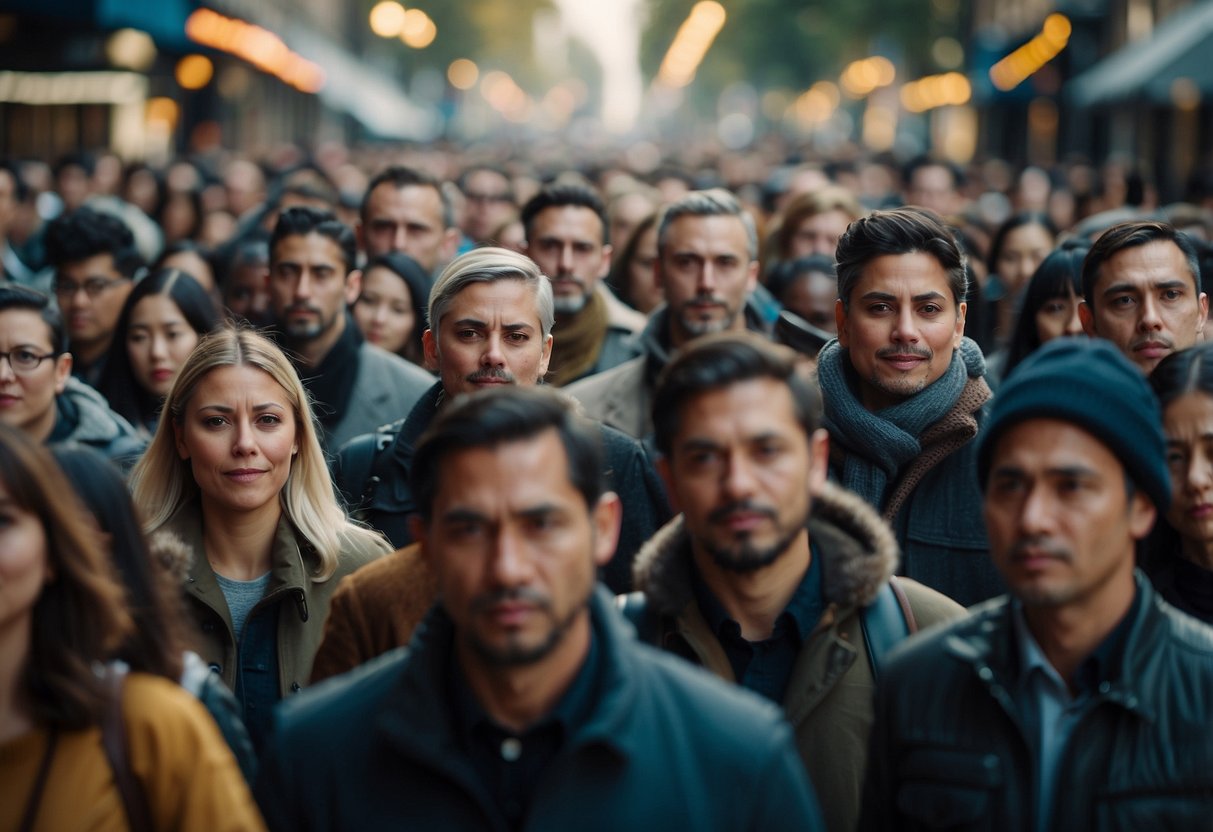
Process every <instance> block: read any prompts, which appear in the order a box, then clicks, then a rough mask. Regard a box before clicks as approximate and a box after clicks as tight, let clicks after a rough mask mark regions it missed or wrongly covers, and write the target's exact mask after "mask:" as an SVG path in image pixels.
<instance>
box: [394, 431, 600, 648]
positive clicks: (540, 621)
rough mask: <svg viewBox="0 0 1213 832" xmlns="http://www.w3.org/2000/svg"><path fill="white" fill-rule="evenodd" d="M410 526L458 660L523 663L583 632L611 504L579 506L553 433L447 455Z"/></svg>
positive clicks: (564, 456)
mask: <svg viewBox="0 0 1213 832" xmlns="http://www.w3.org/2000/svg"><path fill="white" fill-rule="evenodd" d="M439 467H440V470H439V471H438V472H437V477H438V489H437V491H436V493H435V495H434V501H433V504H432V511H431V518H430V522H429V523H428V524H421V523H416V524H415V526H414V530H415V532H416V533H417V538H418V540H419V541H420V542H421V546H422V551H423V552H424V554H425V557H426V558H427V560H428V561H429V563H430V564H431V566H432V567H433V569H434V572H435V574H436V575H437V577H438V590H439V596H440V598H441V603H442V605H443V607H444V608H445V609H446V611H447V613H448V614H449V615H450V616H451V619H452V620H453V621H454V623H455V628H456V631H457V633H458V648H457V649H458V651H459V654H460V656H461V658H462V659H463V660H464V661H471V662H473V663H476V664H478V665H482V666H487V667H490V668H502V667H509V666H517V665H531V664H536V663H540V662H543V661H545V660H547V659H549V657H551V656H552V655H553V654H554V653H558V652H559V651H560V650H561V648H562V647H563V646H565V645H566V644H567V642H568V639H567V637H568V635H569V634H570V633H571V632H573V631H574V630H580V632H581V634H582V635H583V636H584V635H585V634H586V633H587V632H588V629H587V628H588V621H589V618H588V611H587V609H586V605H587V603H588V601H589V598H590V593H591V592H592V591H593V587H594V581H595V575H596V569H597V568H598V567H599V566H602V565H605V564H606V563H607V562H608V561H609V560H610V558H611V556H612V555H613V554H614V551H615V541H616V539H617V536H618V517H619V515H618V501H617V499H616V498H614V496H613V495H610V496H608V497H607V498H605V499H603V500H601V501H599V503H598V504H597V505H594V506H587V505H586V502H585V498H584V497H583V496H582V494H581V492H580V491H578V490H577V488H576V487H575V486H574V485H573V483H572V482H571V481H570V479H569V460H568V455H567V453H566V452H565V449H564V443H563V442H561V440H560V436H559V434H558V433H557V432H556V430H555V429H554V428H553V429H548V430H546V431H543V432H541V433H539V434H538V435H537V436H534V437H531V438H527V439H521V440H518V441H511V442H505V443H502V444H500V445H496V446H489V447H480V448H469V449H467V450H462V451H456V452H454V453H451V454H449V455H448V456H447V457H445V458H444V459H443V460H442V463H441V465H440V466H439Z"/></svg>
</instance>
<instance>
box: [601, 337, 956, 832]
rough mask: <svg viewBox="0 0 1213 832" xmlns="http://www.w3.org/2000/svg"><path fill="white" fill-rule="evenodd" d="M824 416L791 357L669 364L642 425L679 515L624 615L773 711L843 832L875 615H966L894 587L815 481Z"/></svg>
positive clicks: (877, 547)
mask: <svg viewBox="0 0 1213 832" xmlns="http://www.w3.org/2000/svg"><path fill="white" fill-rule="evenodd" d="M820 409H821V408H820V396H819V394H818V392H817V390H816V388H815V386H814V385H813V384H812V382H811V381H809V380H807V379H805V378H803V377H802V376H801V375H800V373H799V372H798V370H797V356H796V354H795V353H794V352H793V351H791V350H790V349H788V348H786V347H782V346H778V345H776V344H772V343H769V342H768V341H766V339H764V338H762V337H761V336H758V335H755V334H752V333H723V334H718V335H705V336H703V337H702V338H699V339H696V340H695V341H694V342H692V343H690V344H688V345H687V346H685V347H684V348H683V349H682V350H680V351H679V352H678V353H677V354H676V355H675V356H674V358H673V359H672V360H671V361H670V363H669V364H668V365H667V366H666V368H665V370H664V371H663V372H662V374H661V376H660V378H659V380H658V384H657V391H656V395H655V397H654V400H653V421H654V424H655V426H656V443H657V447H658V449H659V450H660V451H661V454H662V456H661V458H660V460H659V461H658V469H659V471H660V472H661V475H662V478H663V479H664V480H665V483H666V487H667V490H668V493H669V494H670V499H671V501H672V502H673V503H674V507H675V509H677V510H678V511H680V512H681V514H680V515H679V516H678V517H676V518H675V519H674V520H672V521H671V522H670V523H668V524H667V525H666V526H665V528H663V529H662V530H661V531H660V532H658V533H657V534H656V535H655V536H654V537H653V539H652V540H651V541H650V542H649V543H648V544H646V545H645V547H644V548H643V549H642V550H641V552H640V554H639V555H638V556H637V559H636V565H635V567H634V569H635V576H636V580H635V584H636V587H637V590H638V592H637V593H634V594H633V595H632V596H629V597H628V599H627V602H626V604H625V606H624V609H625V611H627V612H628V613H629V616H630V617H631V618H632V619H633V620H634V621H636V622H637V624H638V627H637V629H638V631H639V632H640V634H641V636H642V638H644V639H645V640H646V641H648V642H650V643H652V644H654V645H655V646H658V647H661V648H662V649H664V650H668V651H670V652H673V653H676V654H678V655H681V656H684V657H686V658H689V659H690V660H692V661H694V662H695V663H696V664H699V665H701V666H703V667H705V668H707V669H708V670H710V671H712V672H713V673H715V674H716V675H718V676H720V677H722V678H724V679H725V680H727V681H730V682H736V683H737V684H739V685H741V686H742V687H745V688H748V689H750V690H753V691H755V692H756V693H760V694H762V695H763V696H765V697H767V698H768V699H770V700H772V701H773V702H776V703H778V704H780V705H782V706H783V709H784V712H785V714H786V715H787V717H788V720H789V722H790V723H791V725H792V730H793V731H794V733H795V735H796V743H797V747H798V748H799V750H800V754H801V759H802V760H803V762H804V764H805V768H806V769H807V771H808V773H809V778H810V780H812V782H813V784H814V786H815V787H816V788H817V792H818V795H819V798H820V800H821V804H822V811H823V815H824V817H825V820H826V828H827V829H831V830H839V832H842V831H843V830H852V829H854V828H855V822H856V820H857V819H858V817H859V800H860V789H861V786H862V784H863V771H864V761H865V757H866V755H867V735H868V730H869V728H870V727H871V723H872V707H871V705H872V692H873V687H874V685H875V681H874V680H875V677H876V675H877V672H878V666H879V655H877V654H878V653H879V652H880V646H881V642H880V641H879V638H880V636H881V635H882V634H883V633H880V632H878V633H874V634H873V636H872V638H871V639H869V630H870V628H872V627H874V626H878V625H877V624H874V623H873V619H872V616H874V615H877V614H878V611H879V610H881V609H883V606H882V605H888V608H889V610H890V611H891V613H892V615H893V618H894V621H893V623H894V624H895V625H896V627H895V629H894V630H893V632H892V636H893V639H894V642H895V641H899V640H901V639H902V638H904V637H905V636H906V635H907V634H908V631H909V624H908V622H909V621H911V620H912V621H914V623H915V625H916V626H917V627H927V626H930V625H931V624H934V623H935V622H938V621H943V620H946V619H951V618H955V617H957V616H959V615H962V614H963V613H964V610H963V609H962V608H961V607H960V606H959V605H958V604H956V603H955V602H954V601H951V600H950V599H948V598H946V597H944V596H943V595H941V594H940V593H938V592H935V591H934V590H931V589H928V588H927V587H925V586H923V585H921V584H919V583H916V582H915V581H912V580H909V579H893V578H892V575H893V571H894V569H895V568H896V566H897V544H896V542H895V541H894V539H893V534H892V532H891V531H890V530H889V528H888V526H887V525H885V523H884V522H883V521H882V520H881V519H880V517H879V516H878V515H877V514H876V511H875V510H874V509H872V508H871V507H870V506H868V505H867V504H866V503H864V502H863V501H862V500H861V499H859V498H858V497H857V496H855V495H854V494H850V493H847V492H846V491H844V490H843V489H841V488H839V487H838V486H835V485H832V484H830V483H828V482H827V481H826V461H827V459H828V457H829V448H828V445H829V438H828V437H827V435H826V432H825V431H824V430H823V429H821V428H820V427H819V423H820ZM641 599H642V600H641ZM903 604H904V605H905V606H904V608H903V606H902V605H903ZM637 605H642V607H643V613H641V612H638V611H637V610H636V607H637Z"/></svg>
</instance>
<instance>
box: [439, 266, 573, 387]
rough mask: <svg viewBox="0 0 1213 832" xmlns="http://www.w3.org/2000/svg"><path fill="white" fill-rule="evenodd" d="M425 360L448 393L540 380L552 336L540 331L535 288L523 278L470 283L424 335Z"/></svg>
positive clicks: (549, 351) (526, 383) (531, 382)
mask: <svg viewBox="0 0 1213 832" xmlns="http://www.w3.org/2000/svg"><path fill="white" fill-rule="evenodd" d="M422 343H423V346H424V347H425V365H426V367H427V368H428V369H430V370H433V371H435V372H437V373H438V375H439V376H440V377H441V379H442V386H443V389H444V390H446V394H447V395H448V396H457V395H459V394H460V393H471V392H474V391H476V390H480V389H483V388H485V387H487V386H489V385H494V384H524V385H531V384H538V383H539V381H540V379H542V378H543V377H544V375H545V374H546V373H547V371H548V360H549V359H550V358H551V356H552V336H551V335H548V336H547V337H546V338H545V337H544V336H543V329H542V325H541V324H540V321H539V311H538V308H537V305H536V302H535V291H534V290H533V289H532V288H531V287H530V286H528V285H527V284H526V283H525V282H524V281H522V280H510V279H506V280H495V281H493V282H491V283H470V284H468V285H467V286H465V287H464V289H463V291H461V292H460V293H459V294H458V295H456V296H455V300H454V301H453V302H452V303H451V305H450V306H449V307H448V308H447V310H446V312H445V314H443V316H442V319H441V320H439V321H438V334H437V336H435V335H434V330H433V329H432V328H431V329H427V330H426V331H425V334H424V335H423V336H422Z"/></svg>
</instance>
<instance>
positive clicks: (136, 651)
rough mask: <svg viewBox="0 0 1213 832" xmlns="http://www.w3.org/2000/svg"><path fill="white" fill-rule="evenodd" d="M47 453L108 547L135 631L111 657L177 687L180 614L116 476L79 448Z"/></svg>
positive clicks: (71, 446)
mask: <svg viewBox="0 0 1213 832" xmlns="http://www.w3.org/2000/svg"><path fill="white" fill-rule="evenodd" d="M51 453H52V454H53V455H54V457H55V461H56V462H58V463H59V467H60V468H62V469H63V473H64V474H66V475H67V479H68V481H69V482H71V484H72V487H73V488H74V489H75V491H76V495H77V496H78V497H79V498H80V500H81V502H82V504H83V506H82V507H83V508H84V509H85V510H87V511H88V512H89V513H90V514H91V515H92V516H93V518H94V519H95V520H96V522H97V527H98V529H99V530H100V531H101V532H102V533H103V534H105V535H108V537H109V540H108V545H105V544H103V545H102V548H103V549H108V550H109V554H110V558H111V560H112V562H113V565H114V566H115V567H117V572H118V577H119V578H121V579H122V584H123V586H125V587H126V595H127V608H128V610H129V612H130V615H131V618H132V619H133V620H134V623H135V627H134V629H133V630H132V631H131V632H130V633H129V634H128V636H127V638H126V641H125V642H124V643H123V644H122V646H121V647H120V648H119V650H118V652H117V657H118V658H120V659H122V660H123V661H124V662H126V663H127V664H128V665H130V667H131V669H132V670H136V671H139V672H142V673H154V674H156V675H157V676H163V677H165V678H166V679H171V680H172V681H174V682H178V681H180V679H181V657H182V651H183V650H184V644H185V636H184V632H185V630H184V619H183V618H182V614H183V609H182V607H181V605H180V604H178V603H175V600H176V596H175V595H173V594H170V592H171V590H170V587H169V586H168V577H167V575H166V574H165V572H164V570H163V567H161V566H159V565H158V564H156V563H153V562H152V558H151V554H150V552H149V550H148V545H147V539H146V538H145V537H144V536H143V525H142V523H141V522H140V520H139V517H138V514H137V513H136V511H135V504H134V503H133V502H132V501H131V493H130V491H128V490H127V488H126V482H125V480H123V478H122V474H121V473H120V472H119V471H118V469H117V468H115V467H114V465H113V464H112V463H111V462H110V461H109V460H108V459H107V458H106V457H105V456H103V455H102V454H101V453H99V452H98V451H96V450H94V449H92V448H88V447H84V446H82V445H75V444H68V445H59V446H52V447H51Z"/></svg>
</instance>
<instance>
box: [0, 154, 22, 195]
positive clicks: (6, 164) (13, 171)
mask: <svg viewBox="0 0 1213 832" xmlns="http://www.w3.org/2000/svg"><path fill="white" fill-rule="evenodd" d="M0 173H7V174H8V175H9V178H10V179H12V180H13V201H14V202H18V203H20V202H25V200H27V199H29V185H27V184H25V180H24V179H22V178H21V171H20V170H18V168H17V166H16V165H15V164H14V163H13V162H10V161H9V160H8V159H0Z"/></svg>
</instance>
